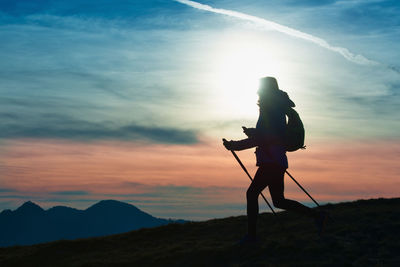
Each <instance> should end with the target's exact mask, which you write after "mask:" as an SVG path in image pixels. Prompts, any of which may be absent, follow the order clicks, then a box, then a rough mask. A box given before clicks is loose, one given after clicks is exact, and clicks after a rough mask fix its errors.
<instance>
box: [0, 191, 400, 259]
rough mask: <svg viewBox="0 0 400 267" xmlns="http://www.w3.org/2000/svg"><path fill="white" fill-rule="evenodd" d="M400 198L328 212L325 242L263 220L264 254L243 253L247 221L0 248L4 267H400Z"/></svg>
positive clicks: (267, 216)
mask: <svg viewBox="0 0 400 267" xmlns="http://www.w3.org/2000/svg"><path fill="white" fill-rule="evenodd" d="M399 206H400V198H392V199H370V200H358V201H353V202H344V203H337V204H327V205H323V206H322V209H324V210H326V211H328V212H329V213H330V215H331V216H332V218H333V220H332V221H328V222H327V224H326V229H325V231H324V234H323V236H322V237H319V236H318V234H317V231H316V229H315V226H314V224H313V221H312V220H311V219H309V218H306V217H302V216H299V215H298V214H295V213H289V212H279V213H277V215H276V216H274V215H273V214H271V213H262V214H260V216H259V221H258V225H259V229H258V234H259V237H260V243H259V245H258V246H244V247H243V246H239V245H237V242H238V240H240V239H241V238H242V237H243V235H244V234H245V233H246V224H247V219H246V216H236V217H228V218H223V219H213V220H209V221H203V222H187V223H185V224H168V225H163V226H159V227H155V228H144V229H140V230H135V231H131V232H128V233H123V234H117V235H111V236H106V237H96V238H88V239H78V240H73V241H56V242H51V243H45V244H39V245H33V246H23V247H8V248H0V265H1V266H400V255H399V253H398V251H400V244H399V242H398V240H399V238H400V211H399V209H398V207H399Z"/></svg>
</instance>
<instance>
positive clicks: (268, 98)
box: [258, 77, 295, 108]
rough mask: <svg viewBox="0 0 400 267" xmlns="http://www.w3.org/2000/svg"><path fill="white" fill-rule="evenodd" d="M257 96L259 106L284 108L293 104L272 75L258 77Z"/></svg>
mask: <svg viewBox="0 0 400 267" xmlns="http://www.w3.org/2000/svg"><path fill="white" fill-rule="evenodd" d="M258 96H259V98H258V105H259V106H260V107H261V108H274V107H281V108H286V107H294V106H295V104H294V103H293V101H292V100H290V99H289V96H288V95H287V93H286V92H284V91H282V90H280V89H279V87H278V82H277V81H276V79H275V78H274V77H263V78H261V79H260V85H259V88H258Z"/></svg>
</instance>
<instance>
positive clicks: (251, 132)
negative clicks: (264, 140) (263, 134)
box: [242, 126, 257, 137]
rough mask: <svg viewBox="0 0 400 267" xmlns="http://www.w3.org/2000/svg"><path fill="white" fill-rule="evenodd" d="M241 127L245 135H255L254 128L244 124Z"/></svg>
mask: <svg viewBox="0 0 400 267" xmlns="http://www.w3.org/2000/svg"><path fill="white" fill-rule="evenodd" d="M242 128H243V132H244V134H245V135H247V137H255V135H256V132H257V130H256V128H247V127H244V126H242Z"/></svg>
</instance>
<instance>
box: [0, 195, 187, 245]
mask: <svg viewBox="0 0 400 267" xmlns="http://www.w3.org/2000/svg"><path fill="white" fill-rule="evenodd" d="M171 222H183V221H182V220H179V221H173V220H166V219H160V218H155V217H153V216H151V215H150V214H147V213H145V212H143V211H141V210H140V209H138V208H136V207H135V206H133V205H130V204H127V203H123V202H119V201H116V200H102V201H100V202H98V203H96V204H94V205H93V206H91V207H89V208H88V209H86V210H78V209H73V208H69V207H64V206H57V207H53V208H50V209H48V210H44V209H42V208H41V207H40V206H38V205H37V204H35V203H33V202H31V201H28V202H25V203H24V204H23V205H22V206H21V207H19V208H18V209H16V210H14V211H11V210H4V211H3V212H1V213H0V246H3V247H4V246H12V245H30V244H37V243H43V242H49V241H54V240H60V239H76V238H85V237H96V236H104V235H111V234H117V233H123V232H128V231H132V230H136V229H139V228H144V227H146V228H147V227H155V226H160V225H165V224H168V223H171Z"/></svg>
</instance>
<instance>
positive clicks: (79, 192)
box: [51, 190, 90, 196]
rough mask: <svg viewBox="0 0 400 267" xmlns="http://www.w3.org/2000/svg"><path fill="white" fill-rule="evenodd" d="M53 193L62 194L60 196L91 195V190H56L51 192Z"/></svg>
mask: <svg viewBox="0 0 400 267" xmlns="http://www.w3.org/2000/svg"><path fill="white" fill-rule="evenodd" d="M51 194H54V195H60V196H86V195H89V194H90V192H89V191H83V190H66V191H54V192H51Z"/></svg>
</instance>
